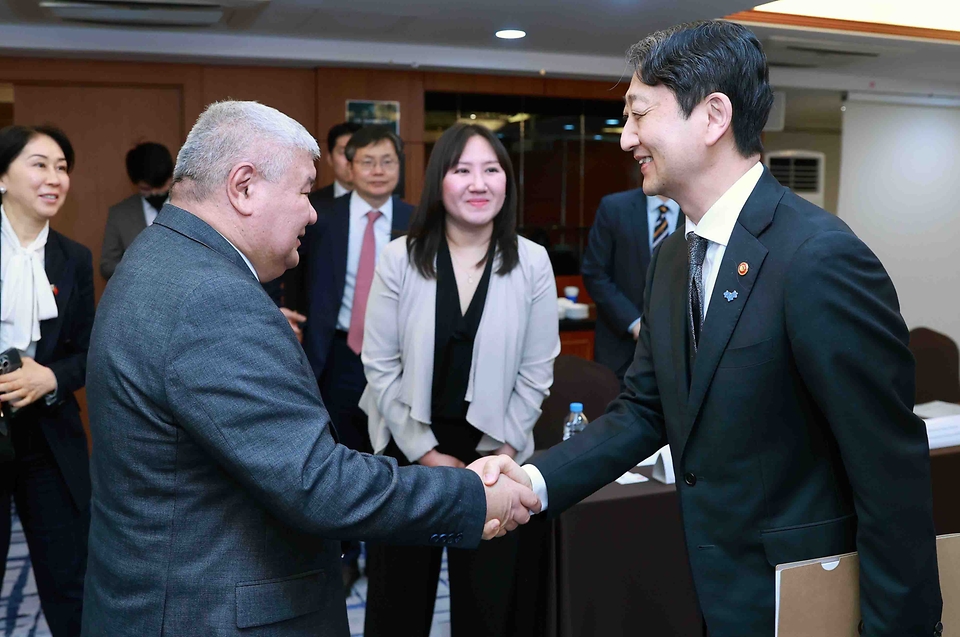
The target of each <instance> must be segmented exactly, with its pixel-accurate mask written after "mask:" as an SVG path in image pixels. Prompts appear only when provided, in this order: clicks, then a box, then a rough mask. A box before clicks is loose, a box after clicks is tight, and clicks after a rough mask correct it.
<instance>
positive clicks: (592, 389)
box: [533, 354, 620, 449]
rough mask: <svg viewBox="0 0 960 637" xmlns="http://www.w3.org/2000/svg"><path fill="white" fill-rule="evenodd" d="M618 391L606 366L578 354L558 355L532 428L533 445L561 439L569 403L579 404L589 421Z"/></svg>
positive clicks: (543, 446) (539, 446)
mask: <svg viewBox="0 0 960 637" xmlns="http://www.w3.org/2000/svg"><path fill="white" fill-rule="evenodd" d="M619 393H620V381H618V380H617V375H616V374H614V373H613V371H612V370H610V369H609V368H607V367H604V366H603V365H601V364H600V363H595V362H593V361H588V360H586V359H584V358H580V357H579V356H569V355H566V354H560V355H559V356H557V360H556V361H555V362H554V366H553V387H551V388H550V395H549V396H548V397H547V399H546V400H544V401H543V405H542V406H541V409H542V413H541V414H540V420H538V421H537V425H536V426H535V427H534V428H533V440H534V443H535V447H536V448H537V449H548V448H550V447H552V446H553V445H555V444H558V443H560V442H561V441H562V440H563V421H564V419H565V418H566V417H567V414H568V413H569V412H570V403H583V413H584V415H586V417H587V419H588V420H590V421H593V420H595V419H596V418H599V417H600V416H601V415H602V414H603V412H604V411H605V410H606V408H607V405H608V404H609V403H610V401H612V400H613V399H614V398H616V397H617V394H619Z"/></svg>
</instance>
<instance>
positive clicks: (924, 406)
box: [913, 400, 960, 420]
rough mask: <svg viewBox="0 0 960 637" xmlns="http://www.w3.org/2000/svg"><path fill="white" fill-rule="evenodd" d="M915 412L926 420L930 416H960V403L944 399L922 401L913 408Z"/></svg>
mask: <svg viewBox="0 0 960 637" xmlns="http://www.w3.org/2000/svg"><path fill="white" fill-rule="evenodd" d="M913 413H915V414H916V415H918V416H920V417H921V418H923V419H924V420H926V419H928V418H943V417H945V416H960V405H958V404H956V403H945V402H943V401H942V400H934V401H933V402H929V403H921V404H919V405H917V406H916V407H914V408H913Z"/></svg>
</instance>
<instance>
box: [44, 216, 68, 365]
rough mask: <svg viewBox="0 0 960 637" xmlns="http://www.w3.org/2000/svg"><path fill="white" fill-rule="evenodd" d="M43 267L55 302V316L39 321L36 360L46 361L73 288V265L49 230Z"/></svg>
mask: <svg viewBox="0 0 960 637" xmlns="http://www.w3.org/2000/svg"><path fill="white" fill-rule="evenodd" d="M43 268H44V271H46V273H47V279H48V280H49V281H50V285H52V286H54V290H55V292H54V300H55V301H56V303H57V316H56V317H55V318H52V319H47V320H46V321H40V342H39V343H37V352H36V360H37V361H38V362H43V361H47V360H49V359H50V357H51V355H52V354H53V350H54V347H55V346H56V344H57V338H58V337H59V335H60V326H61V325H63V315H64V312H66V307H67V303H68V302H69V300H70V291H71V290H72V289H73V267H72V263H71V262H70V261H69V260H68V259H67V255H66V253H65V252H64V250H63V245H62V244H61V243H60V238H59V236H58V235H57V234H56V233H55V232H53V231H51V232H50V235H49V239H48V240H47V245H46V247H45V248H44V255H43Z"/></svg>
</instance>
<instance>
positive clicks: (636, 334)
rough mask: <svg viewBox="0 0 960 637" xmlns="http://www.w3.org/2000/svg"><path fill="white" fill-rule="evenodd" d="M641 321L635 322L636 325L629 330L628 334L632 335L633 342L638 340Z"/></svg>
mask: <svg viewBox="0 0 960 637" xmlns="http://www.w3.org/2000/svg"><path fill="white" fill-rule="evenodd" d="M642 322H643V321H637V322H636V324H635V325H634V326H633V327H631V328H630V334H632V335H633V340H635V341H638V340H640V323H642Z"/></svg>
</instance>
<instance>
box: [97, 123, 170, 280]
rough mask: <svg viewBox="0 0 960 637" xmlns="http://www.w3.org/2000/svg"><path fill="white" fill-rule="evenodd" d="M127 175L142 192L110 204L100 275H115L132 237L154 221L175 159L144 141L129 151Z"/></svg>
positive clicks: (167, 186)
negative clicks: (112, 204) (114, 272)
mask: <svg viewBox="0 0 960 637" xmlns="http://www.w3.org/2000/svg"><path fill="white" fill-rule="evenodd" d="M127 176H128V177H130V181H131V182H133V185H134V186H136V187H137V190H138V191H139V192H138V193H137V194H135V195H131V196H129V197H127V198H126V199H124V200H123V201H121V202H120V203H118V204H116V205H114V206H111V207H110V210H109V212H108V213H107V225H106V227H105V228H104V231H103V248H102V250H101V251H100V274H102V275H103V278H104V279H109V278H110V277H111V276H113V271H114V270H116V269H117V264H118V263H120V259H122V258H123V253H124V252H126V251H127V248H129V247H130V244H131V243H133V240H134V239H136V238H137V235H138V234H140V233H141V232H142V231H143V229H144V228H146V227H147V226H149V225H150V224H151V223H153V220H154V219H156V218H157V213H158V212H160V209H161V208H162V207H163V204H164V203H166V201H167V196H168V194H169V192H170V180H171V179H172V178H173V158H172V157H171V156H170V151H169V150H167V147H166V146H164V145H163V144H156V143H153V142H144V143H143V144H138V145H137V146H135V147H134V148H133V149H131V150H130V152H128V153H127Z"/></svg>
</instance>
